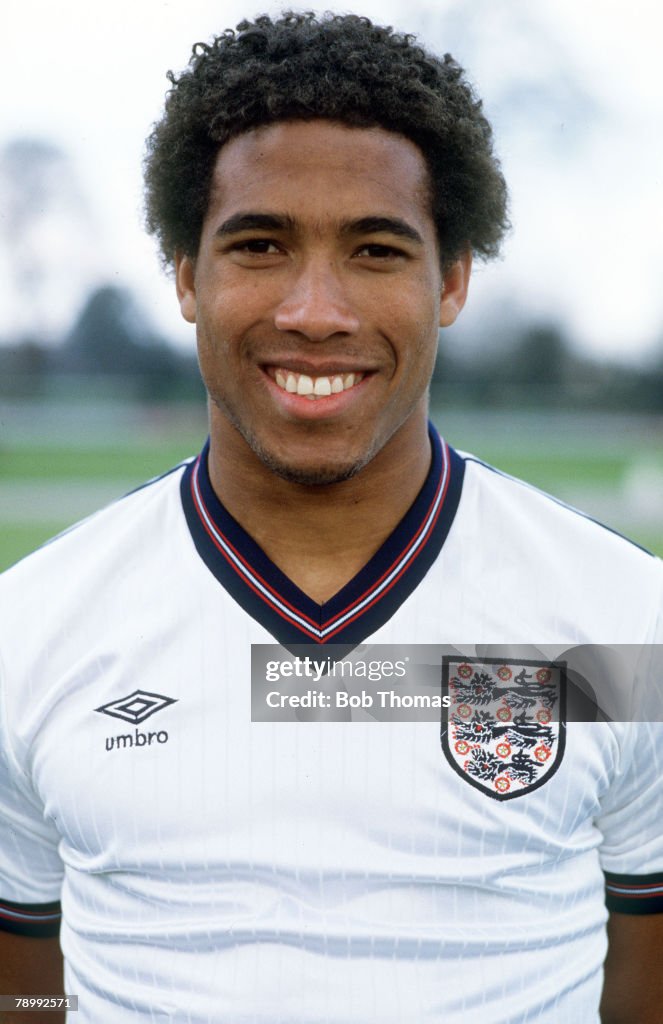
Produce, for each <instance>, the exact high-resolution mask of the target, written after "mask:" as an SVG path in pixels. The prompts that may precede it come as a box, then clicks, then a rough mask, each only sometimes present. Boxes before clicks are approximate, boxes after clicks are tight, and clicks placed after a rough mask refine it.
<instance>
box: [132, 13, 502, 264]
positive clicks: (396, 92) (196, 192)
mask: <svg viewBox="0 0 663 1024" xmlns="http://www.w3.org/2000/svg"><path fill="white" fill-rule="evenodd" d="M168 79H169V81H170V82H171V85H172V88H171V89H170V90H169V92H168V94H167V96H166V104H165V112H164V115H163V117H162V119H161V120H160V121H159V122H158V123H157V124H156V125H155V126H154V128H153V130H152V132H151V134H150V136H149V138H148V140H147V154H146V158H145V185H146V224H147V228H148V231H149V232H150V233H152V234H154V235H155V236H156V237H157V239H158V241H159V244H160V247H161V254H162V258H163V261H164V265H166V266H169V265H171V264H172V262H173V259H174V257H175V254H176V253H181V254H184V255H188V256H191V257H195V256H196V254H197V251H198V246H199V242H200V233H201V229H202V224H203V219H204V216H205V213H206V210H207V206H208V201H209V193H210V186H211V180H212V174H213V170H214V165H215V162H216V157H217V154H218V152H219V149H220V148H221V146H223V145H224V143H226V142H227V141H228V140H229V139H231V138H233V137H234V136H237V135H240V134H241V133H243V132H246V131H248V130H250V129H252V128H257V127H258V126H259V125H265V124H270V123H273V122H275V121H292V120H311V119H314V118H325V119H327V120H332V121H338V122H342V123H344V124H346V125H350V126H353V127H358V128H368V127H380V128H383V129H386V130H387V131H391V132H397V133H399V134H401V135H404V136H406V137H407V138H408V139H410V140H411V141H412V142H414V143H415V144H416V145H417V146H418V147H419V148H420V150H421V151H422V153H423V155H424V157H425V159H426V161H427V164H428V167H429V171H430V176H431V183H432V212H433V217H434V220H435V223H436V226H437V232H438V238H439V243H440V251H441V253H442V260H443V264H444V265H445V266H446V265H448V264H450V263H451V262H453V260H455V259H456V258H457V257H458V256H459V255H460V254H461V253H462V252H463V251H465V250H466V249H467V248H468V247H469V248H471V249H472V251H473V252H474V254H475V255H476V256H478V257H480V258H483V259H489V258H491V257H493V256H495V255H497V253H498V251H499V246H500V242H501V240H502V238H503V236H504V233H505V231H506V229H507V228H508V226H509V223H508V219H507V190H506V184H505V181H504V178H503V176H502V173H501V170H500V165H499V162H498V160H497V158H496V156H495V155H494V153H493V145H492V129H491V127H490V124H489V123H488V121H487V120H486V118H485V116H484V115H483V113H482V105H481V101H480V100H479V99H478V98H477V97H476V95H475V93H474V92H473V90H472V88H471V86H470V85H469V83H468V82H467V81H466V79H465V77H464V71H463V69H462V68H461V67H460V65H459V64H457V63H456V61H455V60H454V59H453V58H452V57H451V56H450V55H449V54H446V55H445V56H444V58H443V59H441V60H440V59H438V58H437V57H434V56H432V55H431V54H428V53H426V52H425V51H424V50H423V49H422V48H421V47H420V46H418V45H416V43H415V38H414V36H411V35H402V34H399V33H397V32H394V31H393V29H391V28H383V27H380V26H378V25H374V24H372V22H371V21H369V19H368V18H364V17H359V16H357V15H335V14H331V13H327V14H325V15H322V16H318V15H316V14H314V13H313V12H306V13H301V14H297V13H293V12H288V13H285V14H283V15H282V16H281V17H279V18H278V19H276V20H272V18H270V17H269V16H267V15H263V16H261V17H258V18H256V19H255V21H242V22H240V24H239V25H238V26H237V30H236V31H233V30H232V29H228V30H226V31H225V32H224V33H222V34H221V35H220V36H217V37H216V38H214V40H213V41H212V42H211V43H209V44H206V43H196V45H195V46H194V47H193V51H192V56H191V60H190V62H189V66H188V68H187V69H186V70H185V71H183V72H182V74H180V75H176V74H174V73H173V72H172V71H169V72H168Z"/></svg>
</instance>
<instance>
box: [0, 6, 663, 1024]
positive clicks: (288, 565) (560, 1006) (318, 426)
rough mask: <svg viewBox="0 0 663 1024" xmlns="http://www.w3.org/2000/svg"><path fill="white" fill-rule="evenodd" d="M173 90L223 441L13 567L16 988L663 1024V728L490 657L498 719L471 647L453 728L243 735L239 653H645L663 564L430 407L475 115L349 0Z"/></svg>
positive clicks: (157, 999) (322, 724)
mask: <svg viewBox="0 0 663 1024" xmlns="http://www.w3.org/2000/svg"><path fill="white" fill-rule="evenodd" d="M171 83H172V89H171V91H170V93H169V94H168V98H167V101H166V109H165V112H164V116H163V118H162V120H161V121H160V122H159V124H157V125H156V127H155V129H154V131H153V133H152V135H151V137H150V140H149V146H148V157H147V162H146V182H147V210H148V225H149V227H150V230H151V231H152V232H153V233H155V234H156V236H157V237H158V239H159V242H160V244H161V249H162V254H163V258H164V262H165V263H166V264H167V265H169V266H171V267H172V268H173V269H174V273H175V280H176V288H177V294H178V298H179V302H180V307H181V312H182V315H183V316H184V317H185V319H186V320H188V321H189V322H190V323H192V324H195V328H196V335H197V341H198V350H199V357H200V367H201V372H202V375H203V379H204V381H205V384H206V387H207V391H208V395H209V411H210V437H209V442H208V443H207V444H206V445H205V447H204V449H203V451H202V453H201V455H200V456H199V457H198V458H196V459H194V460H192V461H190V462H188V463H186V464H184V465H183V466H179V467H176V468H175V469H174V470H173V471H172V472H170V473H169V474H166V475H165V476H164V477H163V478H161V479H159V480H157V481H152V482H150V483H149V484H148V485H146V486H145V487H144V488H142V489H140V490H139V491H137V492H135V493H134V494H132V495H129V496H128V497H127V498H125V499H123V500H122V501H120V502H117V503H116V504H115V505H113V506H112V507H110V508H109V509H106V510H103V511H102V512H100V513H98V514H97V515H96V516H93V517H92V518H91V519H89V520H88V521H86V522H85V523H83V524H81V525H80V526H79V527H77V528H76V529H74V530H72V531H70V532H68V533H67V534H66V535H64V536H63V537H61V538H58V539H57V541H56V542H54V543H52V544H50V545H48V546H47V547H45V548H44V549H42V550H41V551H40V552H37V553H36V554H35V555H34V556H31V557H30V558H29V559H27V560H25V561H24V562H23V563H21V564H19V565H18V566H16V567H15V568H14V569H13V570H11V571H10V572H9V573H7V574H6V576H5V577H4V578H3V582H2V584H1V588H0V598H1V600H2V607H3V611H2V620H1V621H0V655H1V660H0V711H1V714H0V739H1V743H0V807H1V808H2V811H3V815H4V817H3V829H2V832H1V833H0V836H1V840H0V923H2V925H3V926H4V929H5V931H4V933H0V981H1V983H2V992H3V993H8V992H15V993H20V992H25V993H29V994H33V995H34V994H38V993H42V994H44V995H45V994H47V992H48V991H50V992H51V993H55V992H56V991H57V989H58V986H60V985H61V981H60V976H61V972H62V953H63V954H64V962H65V987H66V991H67V992H68V993H70V994H77V995H78V996H79V1000H80V1002H79V1011H78V1016H77V1017H76V1018H75V1019H76V1020H77V1021H78V1022H79V1024H93V1022H94V1024H99V1022H106V1021H108V1022H111V1021H112V1022H113V1024H115V1022H118V1024H124V1022H126V1024H138V1022H147V1021H188V1022H190V1024H194V1022H195V1024H202V1022H214V1024H239V1022H256V1024H257V1022H261V1024H276V1022H288V1024H291V1022H292V1024H295V1022H301V1024H304V1022H306V1024H315V1022H317V1024H321V1022H323V1021H324V1022H330V1024H331V1022H334V1024H350V1022H352V1024H367V1022H372V1021H380V1022H381V1024H384V1022H394V1024H396V1022H408V1024H424V1022H440V1024H460V1022H464V1024H465V1022H467V1021H477V1020H482V1021H487V1022H489V1024H521V1022H522V1024H525V1022H528V1024H531V1022H535V1021H536V1022H539V1024H558V1022H559V1021H560V1020H566V1021H569V1024H594V1022H598V1021H599V1020H602V1021H603V1022H604V1024H635V1022H637V1024H654V1022H658V1021H660V1005H661V1000H662V999H663V991H662V982H661V972H660V969H658V968H659V967H660V960H661V953H662V937H663V927H662V925H661V921H662V920H663V917H662V915H661V913H660V912H661V911H662V910H663V898H662V896H661V891H662V888H663V836H662V833H661V827H660V820H661V809H662V796H661V754H660V749H661V748H660V742H661V733H660V729H659V728H658V727H657V726H656V725H655V724H647V723H646V722H642V721H641V722H632V723H630V724H629V723H616V722H606V721H603V722H596V723H595V722H591V723H585V722H569V723H568V724H566V723H565V722H564V721H563V720H562V718H561V717H560V716H559V715H558V716H557V718H556V719H555V720H554V721H553V716H552V714H551V712H550V708H551V707H553V706H554V705H555V700H556V697H555V696H554V694H553V684H552V683H551V677H550V670H549V669H548V668H544V667H539V668H537V669H532V665H531V662H527V663H523V664H521V665H520V666H519V667H518V668H517V669H516V665H515V662H513V661H511V662H500V663H499V667H496V670H495V672H494V678H493V679H492V682H491V683H490V686H491V688H492V690H493V691H494V692H499V694H501V697H502V700H501V703H500V704H499V707H498V708H497V711H496V715H495V717H494V719H493V720H490V716H489V714H488V712H487V711H486V710H485V708H486V699H485V694H486V679H488V678H489V677H488V676H486V675H485V673H484V676H482V677H481V678H479V677H478V676H475V675H473V672H474V670H473V667H472V664H471V662H470V661H462V662H461V663H459V665H458V666H457V672H456V675H455V676H454V682H453V687H452V689H453V692H456V693H462V694H463V695H464V696H463V702H462V703H460V702H457V703H456V705H455V710H454V712H453V714H451V715H450V717H449V721H448V722H446V720H445V719H444V718H443V720H442V722H440V720H439V719H438V720H437V721H428V722H427V721H418V722H413V721H390V722H380V723H377V722H366V721H354V722H347V723H339V724H332V723H330V722H327V721H321V720H316V721H308V722H303V721H300V722H287V723H278V722H277V723H275V722H263V721H260V722H259V721H256V722H252V721H251V692H250V655H251V645H252V644H269V643H276V642H278V643H280V644H282V645H283V647H285V648H287V649H288V650H289V651H290V652H296V651H298V650H299V648H300V645H301V644H303V643H309V644H314V645H316V650H320V651H321V653H322V654H323V655H324V654H326V652H327V651H328V650H329V648H328V647H326V645H327V644H328V643H330V642H338V643H341V644H342V645H343V648H344V650H346V651H352V650H355V649H357V647H358V645H360V644H367V645H369V648H373V647H374V646H375V645H380V644H390V645H399V644H422V645H440V644H462V643H470V644H473V645H477V644H479V645H504V644H513V645H536V644H546V645H552V646H557V647H559V648H560V649H563V648H564V647H565V646H569V645H596V644H608V643H609V644H633V645H640V646H641V647H642V649H643V650H649V649H650V648H651V645H654V644H657V643H661V642H662V641H663V627H662V625H661V607H662V605H663V572H662V569H661V564H660V562H659V561H658V560H657V559H655V558H653V557H651V556H650V555H648V554H647V553H646V552H643V551H642V550H640V549H638V548H636V547H635V546H633V545H631V544H629V543H628V542H627V541H625V540H623V539H622V538H620V537H617V536H616V535H615V534H613V533H611V532H609V531H607V530H605V529H604V528H602V527H600V526H599V525H597V524H595V523H593V522H591V521H590V520H588V519H587V518H586V517H584V516H582V515H580V514H579V513H577V512H575V511H573V510H571V509H568V508H566V507H564V506H562V505H560V504H559V503H557V502H555V501H553V500H551V499H550V498H548V497H547V496H545V495H542V494H540V493H539V492H537V491H535V490H533V489H531V488H528V487H527V486H526V485H524V484H521V483H520V482H518V481H515V480H512V479H510V478H506V477H504V476H502V475H501V474H499V473H498V472H496V471H494V470H492V469H490V467H487V466H485V465H483V464H482V463H481V462H479V461H478V460H476V459H474V458H473V457H471V456H468V455H461V454H459V453H458V452H455V451H454V450H453V449H452V448H450V446H449V445H448V444H447V443H446V442H445V441H444V440H442V439H441V438H440V437H439V436H438V434H437V432H436V431H435V429H434V428H432V427H431V426H430V425H429V423H428V417H427V412H428V386H429V382H430V378H431V374H432V370H433V364H434V360H435V356H436V351H437V339H438V330H439V328H440V327H447V326H449V325H450V324H452V323H453V322H454V320H455V319H456V317H457V316H458V314H459V313H460V312H461V310H462V308H463V305H464V303H465V300H466V296H467V290H468V283H469V277H470V270H471V261H472V257H473V256H475V257H478V258H488V257H491V256H494V255H495V254H496V252H497V250H498V247H499V243H500V240H501V237H502V235H503V233H504V230H505V228H506V212H505V211H506V190H505V185H504V181H503V178H502V175H501V172H500V168H499V165H498V162H497V160H496V159H495V157H494V155H493V152H492V142H491V130H490V127H489V125H488V123H487V121H486V119H485V117H484V116H483V113H482V110H481V104H480V102H479V101H478V100H477V99H476V97H475V96H474V94H473V92H472V90H471V88H470V87H469V85H468V84H467V82H466V80H465V78H464V74H463V72H462V70H461V69H460V68H459V66H458V65H457V64H456V63H455V62H454V61H453V60H452V59H451V58H450V57H445V58H444V59H443V60H440V59H437V58H436V57H434V56H432V55H430V54H427V53H425V52H424V51H423V50H422V49H420V48H419V47H418V46H417V45H416V43H415V42H414V41H413V40H412V39H411V38H409V37H404V36H400V35H398V34H396V33H394V32H392V31H391V30H390V29H384V28H379V27H376V26H373V25H372V24H371V23H370V22H368V21H367V20H366V19H361V18H356V17H353V16H344V17H340V16H331V15H330V16H325V17H322V18H317V17H315V16H313V15H285V16H283V17H282V18H280V19H278V20H276V21H272V20H271V19H269V18H266V17H262V18H259V19H257V20H256V21H255V22H244V23H242V24H241V25H240V26H239V27H238V30H237V32H226V33H224V34H223V35H221V36H219V37H218V38H217V39H215V40H214V41H213V42H212V43H211V44H210V45H198V46H196V47H195V48H194V53H193V56H192V60H191V63H190V65H189V67H188V69H187V70H186V71H184V72H183V73H182V74H181V75H179V76H174V75H172V76H171ZM644 660H645V665H646V667H645V669H644V670H643V671H645V679H646V680H651V681H652V683H655V682H657V680H656V679H655V668H654V667H653V666H654V665H655V659H650V660H651V665H650V664H649V662H648V661H647V659H646V658H645V659H644ZM275 664H279V663H278V662H277V663H275ZM486 664H488V663H486ZM485 667H486V666H485V665H484V668H485ZM530 669H531V670H530ZM647 673H648V675H647ZM509 686H511V687H512V689H511V690H509ZM500 687H503V689H500ZM454 688H455V689H454ZM546 700H548V704H546ZM441 726H442V742H441V738H440V731H441ZM82 766H83V767H84V770H83V771H82V770H81V767H82ZM60 913H62V919H61V921H60ZM608 917H609V920H608ZM58 932H59V936H60V940H59V942H58V940H57V939H56V938H55V936H56V935H57V933H58ZM38 936H41V937H38ZM49 936H51V937H50V938H49ZM60 949H61V950H62V953H61V952H60ZM606 953H607V959H606ZM599 1004H601V1009H599ZM7 1019H8V1020H11V1019H12V1018H11V1017H8V1018H7ZM16 1019H17V1020H18V1019H23V1018H22V1017H18V1016H17V1017H16ZM52 1019H55V1015H54V1016H53V1018H52ZM71 1019H72V1020H73V1019H74V1018H73V1017H72V1018H71Z"/></svg>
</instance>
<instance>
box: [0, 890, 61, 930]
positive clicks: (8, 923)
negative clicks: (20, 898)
mask: <svg viewBox="0 0 663 1024" xmlns="http://www.w3.org/2000/svg"><path fill="white" fill-rule="evenodd" d="M61 917H62V910H61V907H60V903H59V901H58V900H56V901H54V902H53V903H13V902H12V901H11V900H4V899H0V931H4V932H11V933H12V934H13V935H28V936H31V937H32V938H43V939H46V938H51V937H53V936H55V935H59V933H60V920H61Z"/></svg>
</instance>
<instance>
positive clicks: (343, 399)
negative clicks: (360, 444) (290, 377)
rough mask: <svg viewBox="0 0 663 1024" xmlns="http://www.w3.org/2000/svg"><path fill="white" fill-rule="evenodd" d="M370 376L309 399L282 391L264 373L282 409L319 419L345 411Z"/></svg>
mask: <svg viewBox="0 0 663 1024" xmlns="http://www.w3.org/2000/svg"><path fill="white" fill-rule="evenodd" d="M372 376H373V374H370V373H367V374H366V375H365V376H364V377H363V379H362V380H360V381H359V383H358V384H354V385H353V386H352V387H351V388H348V389H347V391H339V392H338V394H336V395H324V396H322V397H320V398H314V399H313V400H311V399H310V398H307V397H306V395H298V394H293V393H292V392H290V391H284V390H283V388H280V387H279V386H278V384H277V383H276V382H275V381H274V380H272V378H271V377H270V376H269V374H268V373H265V374H264V377H265V379H266V381H267V387H268V388H269V390H270V392H271V394H272V395H273V396H274V398H275V400H276V401H277V402H278V403H279V405H280V406H281V408H282V409H283V411H284V412H286V413H288V414H289V415H291V416H293V417H297V418H298V419H303V420H321V419H326V418H327V417H330V416H336V415H338V414H339V413H342V412H345V411H346V409H348V408H350V407H351V406H352V404H353V403H354V402H356V401H357V400H358V399H361V397H362V396H361V392H363V390H364V388H365V386H366V385H367V384H368V382H369V381H370V380H371V377H372Z"/></svg>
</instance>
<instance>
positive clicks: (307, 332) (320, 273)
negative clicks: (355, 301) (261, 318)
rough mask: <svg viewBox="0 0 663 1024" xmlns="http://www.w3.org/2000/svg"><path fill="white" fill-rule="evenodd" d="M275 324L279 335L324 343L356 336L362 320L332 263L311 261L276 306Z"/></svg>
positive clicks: (298, 274) (301, 269)
mask: <svg viewBox="0 0 663 1024" xmlns="http://www.w3.org/2000/svg"><path fill="white" fill-rule="evenodd" d="M274 324H275V326H276V327H277V329H278V330H279V331H288V332H294V333H297V334H302V335H304V336H305V337H306V338H308V339H309V340H310V341H325V340H326V339H327V338H331V337H332V336H333V335H335V334H345V335H348V334H355V333H356V332H357V330H358V329H359V318H358V316H357V314H356V313H355V311H354V309H353V308H352V305H351V303H350V300H349V296H348V295H347V292H346V290H345V288H344V286H343V282H342V281H341V279H340V275H339V271H338V269H337V268H336V267H334V265H333V263H330V261H329V259H326V260H325V259H318V260H310V261H307V263H306V264H305V265H304V266H302V267H301V268H300V269H299V270H298V272H297V275H296V277H295V279H294V280H293V281H291V286H290V288H289V290H288V293H287V295H285V296H284V297H283V299H282V300H281V302H280V303H279V305H278V306H277V309H276V312H275V314H274Z"/></svg>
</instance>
